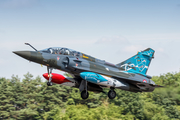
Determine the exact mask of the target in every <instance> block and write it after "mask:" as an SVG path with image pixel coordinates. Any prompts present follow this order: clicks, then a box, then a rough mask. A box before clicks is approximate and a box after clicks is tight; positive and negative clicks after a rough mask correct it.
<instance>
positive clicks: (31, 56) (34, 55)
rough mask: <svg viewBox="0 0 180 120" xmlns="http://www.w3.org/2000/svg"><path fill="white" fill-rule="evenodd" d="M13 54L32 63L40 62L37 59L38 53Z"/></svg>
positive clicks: (19, 52)
mask: <svg viewBox="0 0 180 120" xmlns="http://www.w3.org/2000/svg"><path fill="white" fill-rule="evenodd" d="M13 53H14V54H16V55H18V56H20V57H22V58H25V59H27V60H30V61H33V62H38V60H41V59H38V53H37V52H35V51H13ZM37 59H38V60H37Z"/></svg>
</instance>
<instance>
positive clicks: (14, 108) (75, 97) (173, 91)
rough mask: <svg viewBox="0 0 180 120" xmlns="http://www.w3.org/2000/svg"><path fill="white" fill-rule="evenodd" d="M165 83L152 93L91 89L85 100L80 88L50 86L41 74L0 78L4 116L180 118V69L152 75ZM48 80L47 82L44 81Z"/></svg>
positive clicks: (31, 119)
mask: <svg viewBox="0 0 180 120" xmlns="http://www.w3.org/2000/svg"><path fill="white" fill-rule="evenodd" d="M152 80H153V81H155V83H156V84H159V85H163V86H165V87H164V88H157V89H155V91H153V92H151V93H132V92H128V91H123V90H120V89H116V90H115V91H116V93H117V96H116V98H115V99H113V100H110V99H109V98H108V97H107V93H108V89H104V91H105V93H93V92H89V98H88V99H87V100H83V99H82V98H81V96H80V92H79V90H78V89H77V88H71V87H68V86H62V85H57V84H54V85H53V86H47V85H46V82H45V81H44V80H43V79H42V78H41V77H39V76H38V77H36V78H34V77H33V75H32V74H30V73H27V74H25V75H24V78H23V79H20V78H18V76H14V75H13V76H12V78H11V79H6V78H0V120H4V119H9V120H13V119H16V120H25V119H26V120H41V119H42V120H71V119H75V120H92V119H95V120H101V119H103V120H119V119H122V120H174V119H180V73H167V74H163V75H160V76H154V77H153V78H152ZM43 81H44V82H43Z"/></svg>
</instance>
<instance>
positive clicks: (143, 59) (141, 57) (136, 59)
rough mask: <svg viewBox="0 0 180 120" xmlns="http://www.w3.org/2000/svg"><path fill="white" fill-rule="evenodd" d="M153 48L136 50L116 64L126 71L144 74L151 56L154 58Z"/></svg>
mask: <svg viewBox="0 0 180 120" xmlns="http://www.w3.org/2000/svg"><path fill="white" fill-rule="evenodd" d="M154 52H155V51H154V50H153V49H151V48H147V49H146V50H144V51H141V52H138V53H137V54H136V55H134V56H133V57H131V58H129V59H127V60H125V61H123V62H121V63H119V64H117V66H118V67H120V68H123V69H125V71H126V72H128V73H139V74H142V75H146V73H147V70H148V68H149V65H150V62H151V60H152V58H154Z"/></svg>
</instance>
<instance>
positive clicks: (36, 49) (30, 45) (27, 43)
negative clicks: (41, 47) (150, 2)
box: [25, 43, 37, 51]
mask: <svg viewBox="0 0 180 120" xmlns="http://www.w3.org/2000/svg"><path fill="white" fill-rule="evenodd" d="M25 45H29V46H30V47H32V48H33V49H34V50H35V51H37V49H36V48H34V47H33V46H32V45H31V44H29V43H25Z"/></svg>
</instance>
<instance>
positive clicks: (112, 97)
mask: <svg viewBox="0 0 180 120" xmlns="http://www.w3.org/2000/svg"><path fill="white" fill-rule="evenodd" d="M108 97H109V99H114V98H115V97H116V92H115V91H114V90H110V91H109V92H108Z"/></svg>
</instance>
